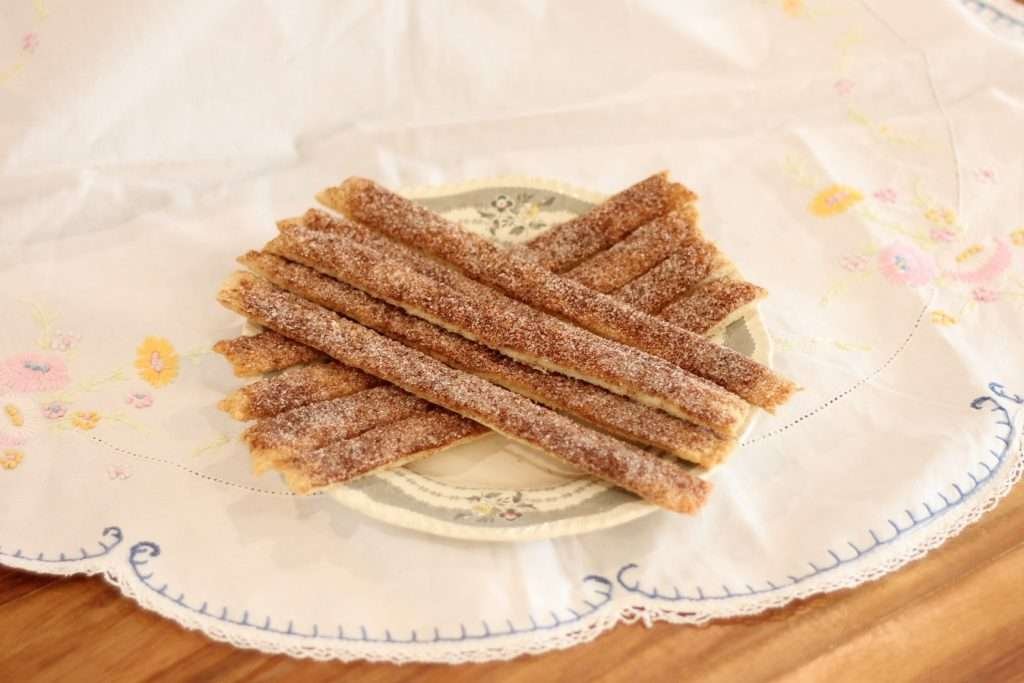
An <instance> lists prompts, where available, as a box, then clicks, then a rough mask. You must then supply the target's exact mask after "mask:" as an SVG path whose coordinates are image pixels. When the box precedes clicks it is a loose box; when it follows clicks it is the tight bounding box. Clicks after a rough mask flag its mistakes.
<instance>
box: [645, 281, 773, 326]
mask: <svg viewBox="0 0 1024 683" xmlns="http://www.w3.org/2000/svg"><path fill="white" fill-rule="evenodd" d="M766 294H767V292H765V291H764V290H763V289H761V288H760V287H758V286H757V285H755V284H751V283H749V282H746V281H745V280H739V279H736V278H732V277H723V278H718V279H716V280H709V281H707V282H705V283H704V284H702V285H700V286H698V287H697V288H696V289H695V290H693V291H692V292H690V293H689V294H687V295H686V296H684V297H683V298H681V299H679V300H678V301H675V302H673V303H671V304H669V305H668V306H667V307H666V308H665V309H664V310H663V311H662V312H661V317H663V318H665V319H666V320H668V321H670V322H673V323H676V324H678V325H679V326H681V327H683V328H685V329H687V330H690V331H692V332H696V333H697V334H713V333H715V332H716V331H718V330H720V329H722V328H723V327H725V326H726V325H728V324H729V323H731V322H732V321H733V320H735V319H736V318H737V317H738V316H739V315H740V314H741V313H742V312H743V309H744V308H745V307H747V306H749V305H750V304H752V303H754V302H755V301H757V300H758V299H761V298H762V297H764V296H765V295H766Z"/></svg>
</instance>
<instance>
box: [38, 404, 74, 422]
mask: <svg viewBox="0 0 1024 683" xmlns="http://www.w3.org/2000/svg"><path fill="white" fill-rule="evenodd" d="M42 410H43V417H45V418H46V419H47V420H59V419H61V418H62V417H64V416H65V415H67V414H68V407H67V406H66V405H65V404H63V403H61V402H60V401H50V402H49V403H47V404H46V405H44V406H43V408H42Z"/></svg>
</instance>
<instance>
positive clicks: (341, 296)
mask: <svg viewBox="0 0 1024 683" xmlns="http://www.w3.org/2000/svg"><path fill="white" fill-rule="evenodd" d="M238 260H239V262H240V263H241V264H243V265H245V266H247V267H248V268H249V269H251V270H252V271H254V272H255V273H257V274H258V275H260V276H262V277H264V278H265V279H267V280H269V281H270V282H272V283H274V284H275V285H277V286H279V287H281V288H282V289H286V290H288V291H290V292H292V293H294V294H297V295H299V296H301V297H303V298H304V299H308V300H309V301H312V302H313V303H316V304H319V305H321V306H323V307H325V308H329V309H331V310H333V311H336V312H338V313H341V314H342V315H345V316H347V317H349V318H352V319H353V320H356V321H358V322H360V323H362V324H363V325H366V326H367V327H370V328H373V329H374V330H376V331H378V332H380V333H382V334H385V335H387V336H389V337H391V338H392V339H396V340H398V341H400V342H402V343H403V344H405V345H406V346H409V347H411V348H414V349H417V350H419V351H422V352H424V353H426V354H428V355H431V356H433V357H434V358H437V359H439V360H441V361H442V362H444V363H446V364H447V365H450V366H452V367H455V368H458V369H461V370H466V371H467V372H471V373H473V374H475V375H478V376H480V377H483V378H484V379H487V380H489V381H491V382H494V383H496V384H500V385H502V386H504V387H506V388H508V389H512V390H513V391H516V392H517V393H520V394H523V395H525V396H527V397H529V398H532V399H534V400H536V401H539V402H540V403H543V404H544V405H547V406H549V407H552V408H556V409H558V410H562V411H564V412H567V413H569V414H570V415H573V416H575V417H577V418H579V419H581V420H584V421H586V422H588V423H591V424H594V425H596V426H598V427H600V428H601V429H603V430H605V431H608V432H611V433H612V434H614V435H616V436H620V437H622V438H625V439H628V440H631V441H635V442H638V443H644V444H648V445H652V446H655V447H657V448H660V449H661V450H663V451H666V452H668V453H672V454H674V455H677V456H679V457H681V458H684V459H686V460H690V461H692V462H695V463H698V464H701V465H705V466H709V465H712V464H714V463H716V462H720V461H721V460H722V459H723V458H724V457H725V455H726V454H727V453H728V452H729V451H730V450H731V449H732V447H733V445H734V443H735V442H734V441H732V440H729V439H721V438H719V437H718V436H716V435H715V434H714V433H713V432H712V431H711V430H709V429H706V428H704V427H700V426H697V425H695V424H692V423H690V422H686V421H685V420H680V419H679V418H677V417H673V416H672V415H669V414H668V413H665V412H663V411H661V410H658V409H656V408H651V407H649V406H645V405H643V404H640V403H637V402H636V401H631V400H629V399H628V398H625V397H623V396H619V395H618V394H614V393H612V392H610V391H607V390H605V389H602V388H601V387H597V386H594V385H593V384H589V383H587V382H582V381H580V380H577V379H573V378H571V377H566V376H564V375H560V374H557V373H547V372H543V371H540V370H536V369H534V368H532V367H530V366H528V365H525V364H523V363H520V362H518V361H516V360H513V359H511V358H509V357H507V356H504V355H502V354H501V353H499V352H497V351H494V350H493V349H489V348H487V347H485V346H483V345H481V344H478V343H476V342H473V341H469V340H468V339H465V338H463V337H461V336H459V335H457V334H453V333H451V332H448V331H446V330H444V329H442V328H440V327H437V326H436V325H434V324H432V323H429V322H427V321H425V320H422V319H420V318H417V317H415V316H411V315H409V314H407V313H405V312H404V311H402V310H401V309H399V308H396V307H394V306H391V305H390V304H386V303H384V302H382V301H379V300H377V299H374V298H373V297H371V296H369V295H367V294H366V293H364V292H362V291H360V290H357V289H355V288H354V287H351V286H349V285H346V284H344V283H342V282H339V281H338V280H335V279H334V278H331V277H328V276H326V275H322V274H320V273H319V272H317V271H315V270H313V269H312V268H309V267H307V266H304V265H301V264H299V263H294V262H291V261H288V260H285V259H283V258H281V257H279V256H275V255H273V254H269V253H265V252H264V253H261V252H249V253H248V254H246V255H244V256H242V257H241V258H239V259H238Z"/></svg>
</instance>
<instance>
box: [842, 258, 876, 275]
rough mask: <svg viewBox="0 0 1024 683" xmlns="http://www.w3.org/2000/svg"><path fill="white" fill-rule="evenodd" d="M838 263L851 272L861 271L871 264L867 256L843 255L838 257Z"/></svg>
mask: <svg viewBox="0 0 1024 683" xmlns="http://www.w3.org/2000/svg"><path fill="white" fill-rule="evenodd" d="M839 264H840V265H841V266H842V267H843V268H844V269H846V270H848V271H850V272H851V273H862V272H864V271H866V270H867V269H868V268H869V267H870V266H871V259H870V258H868V257H867V256H844V257H843V258H841V259H839Z"/></svg>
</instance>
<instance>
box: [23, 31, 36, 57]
mask: <svg viewBox="0 0 1024 683" xmlns="http://www.w3.org/2000/svg"><path fill="white" fill-rule="evenodd" d="M37 47H39V36H37V35H36V34H35V33H26V34H25V35H23V36H22V37H21V49H22V51H23V52H28V53H29V54H31V53H33V52H35V51H36V48H37Z"/></svg>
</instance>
